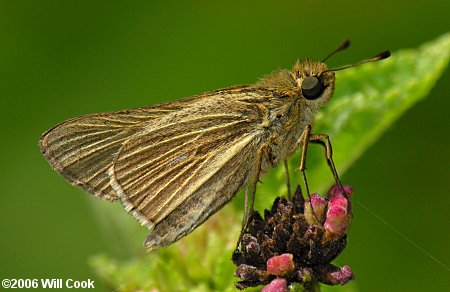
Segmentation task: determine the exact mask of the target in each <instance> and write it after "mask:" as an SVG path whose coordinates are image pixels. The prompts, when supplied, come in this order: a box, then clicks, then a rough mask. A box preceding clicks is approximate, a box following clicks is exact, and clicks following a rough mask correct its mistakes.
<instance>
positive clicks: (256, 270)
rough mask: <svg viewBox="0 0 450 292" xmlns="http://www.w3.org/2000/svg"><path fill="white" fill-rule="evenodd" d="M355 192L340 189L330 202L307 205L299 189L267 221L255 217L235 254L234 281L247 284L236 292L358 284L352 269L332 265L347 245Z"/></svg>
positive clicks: (268, 213)
mask: <svg viewBox="0 0 450 292" xmlns="http://www.w3.org/2000/svg"><path fill="white" fill-rule="evenodd" d="M352 192H353V190H352V188H351V187H350V186H344V187H339V186H337V185H335V186H333V187H332V188H330V190H329V191H328V192H327V196H326V198H323V197H320V196H319V195H318V194H313V195H311V197H310V198H309V199H308V200H306V201H305V199H304V198H303V196H302V194H301V191H300V188H299V187H297V191H296V193H295V195H294V197H293V199H292V200H291V201H288V200H287V199H285V198H284V197H278V198H276V199H275V202H274V204H273V206H272V209H271V210H270V211H269V210H265V211H264V218H262V217H261V215H260V214H259V213H258V212H254V213H253V214H252V216H251V218H250V222H249V224H248V227H247V229H246V230H245V233H244V235H243V236H242V240H241V242H240V243H239V248H238V249H236V251H235V252H234V254H233V262H234V263H235V264H236V265H237V266H238V268H237V270H236V272H235V275H236V276H237V277H239V278H240V279H241V280H242V281H240V282H237V283H236V287H237V288H239V289H244V288H246V287H252V286H258V285H267V286H266V288H267V289H266V288H265V289H266V290H264V291H287V287H288V285H290V284H293V283H300V284H302V285H303V286H304V287H305V288H308V287H313V286H314V285H316V284H317V283H318V282H322V283H324V284H328V285H338V284H341V285H342V284H345V283H346V282H348V281H350V280H351V279H353V278H354V276H353V272H352V271H351V269H350V268H349V267H348V266H345V267H344V268H342V269H340V268H338V267H336V266H333V265H331V261H332V260H334V259H335V258H336V257H337V256H338V255H339V254H340V253H341V252H342V250H343V249H344V248H345V245H346V243H347V231H348V228H349V225H350V221H351V217H352V215H351V202H350V197H351V195H352ZM281 280H283V281H281ZM283 283H284V284H283ZM274 287H285V288H284V290H282V288H276V289H275V288H274ZM274 289H275V290H274ZM277 289H278V290H277Z"/></svg>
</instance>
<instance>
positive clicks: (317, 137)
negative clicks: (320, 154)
mask: <svg viewBox="0 0 450 292" xmlns="http://www.w3.org/2000/svg"><path fill="white" fill-rule="evenodd" d="M309 142H311V143H314V144H319V145H322V146H323V147H324V149H325V158H326V160H327V163H328V166H329V167H330V169H331V172H332V173H333V177H334V180H335V181H336V184H337V185H338V186H339V187H341V188H342V184H341V181H340V179H339V175H338V173H337V170H336V166H335V165H334V161H333V148H332V147H331V142H330V137H329V136H328V135H327V134H312V135H311V136H310V137H309Z"/></svg>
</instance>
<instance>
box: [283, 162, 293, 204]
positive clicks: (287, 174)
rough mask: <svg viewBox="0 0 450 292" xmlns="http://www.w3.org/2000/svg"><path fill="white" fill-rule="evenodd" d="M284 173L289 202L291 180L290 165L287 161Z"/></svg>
mask: <svg viewBox="0 0 450 292" xmlns="http://www.w3.org/2000/svg"><path fill="white" fill-rule="evenodd" d="M284 171H285V172H286V188H287V196H288V200H289V201H290V200H291V180H290V178H289V165H288V162H287V160H286V159H285V160H284Z"/></svg>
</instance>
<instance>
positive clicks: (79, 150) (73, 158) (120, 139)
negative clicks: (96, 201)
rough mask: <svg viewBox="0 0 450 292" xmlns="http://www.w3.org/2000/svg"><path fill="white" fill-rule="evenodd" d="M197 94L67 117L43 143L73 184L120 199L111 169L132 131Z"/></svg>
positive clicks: (54, 163)
mask: <svg viewBox="0 0 450 292" xmlns="http://www.w3.org/2000/svg"><path fill="white" fill-rule="evenodd" d="M194 98H196V97H193V98H189V99H185V100H181V101H177V102H172V103H165V104H161V105H158V106H149V107H143V108H138V109H131V110H123V111H116V112H109V113H100V114H91V115H85V116H81V117H77V118H74V119H71V120H67V121H65V122H63V123H61V124H59V125H56V126H55V127H53V128H52V129H50V130H48V131H47V132H45V133H44V134H43V135H42V137H41V139H40V141H39V147H40V148H41V151H42V153H43V155H44V156H45V158H46V159H47V160H48V161H49V163H50V165H51V166H52V167H53V168H54V169H55V170H56V171H57V172H58V173H59V174H61V175H62V176H64V178H65V179H67V180H68V181H69V182H70V183H71V184H73V185H77V186H80V187H81V188H83V189H84V190H86V191H87V192H89V193H92V194H94V195H96V196H98V197H100V198H103V199H107V200H111V201H113V200H116V199H117V195H116V193H115V192H114V190H113V189H112V188H111V185H110V183H109V180H110V179H109V177H108V174H107V171H108V169H109V168H110V167H111V166H112V162H113V160H114V159H115V157H116V155H117V152H118V151H119V149H120V148H121V147H122V145H123V144H124V143H125V141H127V140H128V139H129V138H130V137H131V136H132V135H135V134H136V133H138V132H139V131H142V130H143V129H144V127H145V125H147V124H148V123H150V122H151V121H152V120H155V119H158V118H160V117H161V116H164V115H166V114H167V113H170V112H172V111H177V110H179V109H180V108H182V107H184V104H185V103H189V102H190V101H191V100H192V99H194Z"/></svg>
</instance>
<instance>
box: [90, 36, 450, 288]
mask: <svg viewBox="0 0 450 292" xmlns="http://www.w3.org/2000/svg"><path fill="white" fill-rule="evenodd" d="M449 58H450V34H446V35H444V36H442V37H440V38H438V39H436V40H434V41H432V42H430V43H427V44H425V45H423V46H421V47H420V48H418V49H413V50H402V51H399V52H395V53H394V54H393V55H392V57H391V58H390V59H387V60H384V61H381V62H376V63H372V64H366V65H363V66H360V67H357V68H354V69H349V70H345V71H342V72H338V74H337V81H336V93H335V96H334V97H333V98H332V100H331V101H330V102H329V104H328V105H327V106H326V108H325V109H324V110H323V111H321V113H320V115H319V116H318V119H317V124H316V126H315V127H314V132H315V133H327V134H329V135H330V137H331V139H332V143H333V150H334V161H335V163H336V166H337V168H338V172H339V173H340V174H342V173H343V172H344V171H345V170H346V169H347V168H348V167H349V166H350V165H351V164H352V163H353V162H354V161H355V159H357V158H358V157H359V156H360V155H361V154H362V153H363V152H364V151H365V150H366V149H367V148H368V147H369V146H370V145H371V144H372V143H373V142H374V141H375V140H376V139H377V138H378V137H379V136H380V135H381V134H382V133H383V132H384V131H385V130H386V129H387V128H388V127H389V126H390V125H392V124H393V123H394V122H395V120H396V119H398V117H399V116H400V115H401V114H402V113H404V112H405V111H406V110H407V109H408V108H409V107H411V106H412V105H413V104H414V103H416V102H417V101H418V100H420V99H421V98H424V97H425V96H426V95H427V94H428V92H429V91H430V90H431V88H432V87H433V85H434V84H435V82H436V80H437V79H438V77H439V76H440V75H441V74H442V72H443V71H444V69H445V68H446V66H447V65H448V62H449ZM310 154H311V155H310ZM290 164H291V169H294V168H295V167H296V166H298V165H299V154H296V155H295V157H294V158H293V159H292V161H291V163H290ZM307 166H308V173H307V175H308V178H309V182H310V187H311V190H312V191H314V192H316V191H320V192H323V190H324V189H325V188H327V187H328V186H330V185H331V184H332V182H333V177H332V174H331V172H330V170H329V169H328V166H327V164H326V162H325V159H324V157H323V154H322V153H319V151H314V152H313V151H310V152H308V159H307ZM296 176H297V177H298V176H299V173H298V172H293V171H291V178H292V179H294V177H296ZM284 179H285V178H284V168H283V167H282V166H280V167H277V169H276V170H273V171H272V172H271V175H269V176H267V177H265V178H264V183H263V184H262V185H259V188H258V196H257V199H258V200H257V202H256V203H257V204H258V205H259V208H258V209H264V208H267V207H269V206H270V203H269V202H270V200H271V199H273V197H275V196H277V195H282V194H285V193H286V189H285V183H284ZM237 201H238V202H235V203H233V204H231V205H229V206H227V207H225V208H224V210H222V211H221V212H220V213H219V214H217V215H215V216H213V217H212V218H211V219H210V220H208V221H207V222H206V223H205V224H203V226H201V227H200V228H198V229H197V230H196V231H195V232H193V233H192V234H191V235H189V236H187V238H184V239H183V240H182V241H180V242H178V243H176V244H175V245H173V246H171V247H169V248H165V249H161V250H158V251H156V252H152V253H150V254H147V255H142V254H141V255H140V256H138V257H135V258H132V259H130V260H128V261H125V262H120V261H117V260H115V259H112V258H110V257H108V256H97V257H95V258H93V259H92V261H91V264H92V266H93V267H94V268H95V270H96V271H97V274H98V275H99V276H100V277H101V278H103V279H104V280H105V282H106V283H107V284H109V285H110V286H111V288H113V289H119V290H120V291H138V290H139V291H153V290H151V289H157V290H155V291H235V289H234V282H235V281H236V280H237V279H236V278H234V277H233V272H234V270H235V267H234V266H233V264H232V262H231V254H232V251H233V249H234V246H235V241H236V240H237V236H238V234H239V228H240V216H241V214H239V213H238V212H236V209H238V210H239V209H242V205H243V204H242V196H240V198H239V199H238V200H237ZM109 222H110V221H109ZM121 222H122V221H121ZM130 222H132V220H130ZM122 224H123V222H122V223H121V225H122ZM133 224H134V222H133ZM135 225H137V224H135ZM130 228H135V227H132V226H130ZM120 229H122V230H126V229H127V228H126V227H124V226H122V227H120ZM109 238H111V240H114V239H115V237H114V236H109ZM142 239H143V238H140V239H136V238H135V237H134V236H132V238H130V239H129V240H142ZM332 289H333V291H336V290H335V289H336V288H335V287H327V288H325V290H326V291H329V290H330V291H331V290H332ZM259 290H260V288H254V289H248V290H246V291H259ZM337 290H339V291H356V290H357V287H356V286H355V284H350V285H348V286H347V285H346V286H344V287H339V288H338V289H337Z"/></svg>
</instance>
